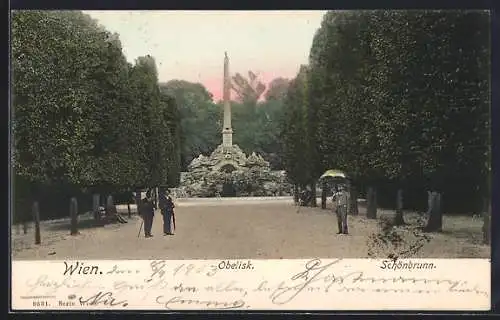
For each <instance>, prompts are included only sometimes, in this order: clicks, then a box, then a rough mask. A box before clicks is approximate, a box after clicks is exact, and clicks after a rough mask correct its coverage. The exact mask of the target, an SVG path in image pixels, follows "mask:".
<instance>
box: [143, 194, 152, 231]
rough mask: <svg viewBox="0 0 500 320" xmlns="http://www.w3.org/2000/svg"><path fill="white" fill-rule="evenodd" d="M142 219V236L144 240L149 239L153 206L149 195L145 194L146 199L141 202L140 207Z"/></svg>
mask: <svg viewBox="0 0 500 320" xmlns="http://www.w3.org/2000/svg"><path fill="white" fill-rule="evenodd" d="M141 207H142V208H141V214H142V219H144V235H145V237H146V238H151V237H152V236H153V235H152V234H151V229H152V227H153V218H154V215H155V210H154V206H153V199H152V198H151V193H150V192H149V191H148V192H146V198H144V199H143V200H142V206H141Z"/></svg>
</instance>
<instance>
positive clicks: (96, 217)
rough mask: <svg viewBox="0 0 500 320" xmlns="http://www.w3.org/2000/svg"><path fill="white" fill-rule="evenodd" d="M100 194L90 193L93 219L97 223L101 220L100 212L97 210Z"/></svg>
mask: <svg viewBox="0 0 500 320" xmlns="http://www.w3.org/2000/svg"><path fill="white" fill-rule="evenodd" d="M100 199H101V196H100V195H99V194H97V193H96V194H93V195H92V212H93V213H94V220H95V221H96V223H97V224H99V223H100V222H101V212H100V210H99V200H100Z"/></svg>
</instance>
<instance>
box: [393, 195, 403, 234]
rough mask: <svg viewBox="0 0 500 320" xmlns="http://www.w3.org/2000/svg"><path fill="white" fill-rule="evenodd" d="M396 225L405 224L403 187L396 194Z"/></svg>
mask: <svg viewBox="0 0 500 320" xmlns="http://www.w3.org/2000/svg"><path fill="white" fill-rule="evenodd" d="M393 223H394V225H396V226H401V225H404V224H405V220H404V217H403V189H398V192H397V194H396V216H395V217H394V222H393Z"/></svg>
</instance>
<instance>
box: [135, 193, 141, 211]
mask: <svg viewBox="0 0 500 320" xmlns="http://www.w3.org/2000/svg"><path fill="white" fill-rule="evenodd" d="M135 205H136V207H135V208H136V209H135V210H136V213H137V214H138V215H139V214H140V211H139V209H140V207H141V190H136V191H135Z"/></svg>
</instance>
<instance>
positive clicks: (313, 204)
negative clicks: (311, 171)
mask: <svg viewBox="0 0 500 320" xmlns="http://www.w3.org/2000/svg"><path fill="white" fill-rule="evenodd" d="M310 206H311V207H317V206H318V201H316V182H313V183H311V203H310Z"/></svg>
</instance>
